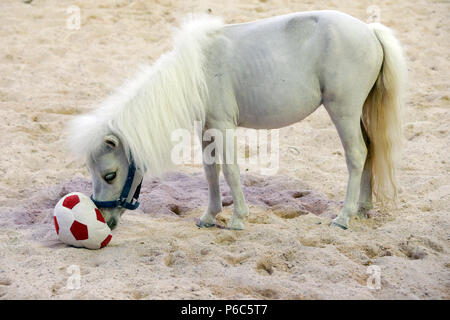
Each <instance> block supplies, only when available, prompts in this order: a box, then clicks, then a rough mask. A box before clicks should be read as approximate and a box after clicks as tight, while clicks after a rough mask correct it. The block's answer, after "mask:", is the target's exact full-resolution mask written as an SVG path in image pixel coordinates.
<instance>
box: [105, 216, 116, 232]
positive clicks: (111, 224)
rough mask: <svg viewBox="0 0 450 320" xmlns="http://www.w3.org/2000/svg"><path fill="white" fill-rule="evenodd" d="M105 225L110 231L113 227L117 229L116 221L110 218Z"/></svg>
mask: <svg viewBox="0 0 450 320" xmlns="http://www.w3.org/2000/svg"><path fill="white" fill-rule="evenodd" d="M106 224H107V225H108V227H109V228H110V229H111V230H113V229H114V228H115V227H117V219H114V218H111V219H109V220H108V222H107V223H106Z"/></svg>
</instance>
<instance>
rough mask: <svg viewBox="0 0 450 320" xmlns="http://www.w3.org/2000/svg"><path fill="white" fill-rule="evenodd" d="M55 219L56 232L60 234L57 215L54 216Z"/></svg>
mask: <svg viewBox="0 0 450 320" xmlns="http://www.w3.org/2000/svg"><path fill="white" fill-rule="evenodd" d="M53 221H54V222H55V229H56V234H59V224H58V220H56V217H53Z"/></svg>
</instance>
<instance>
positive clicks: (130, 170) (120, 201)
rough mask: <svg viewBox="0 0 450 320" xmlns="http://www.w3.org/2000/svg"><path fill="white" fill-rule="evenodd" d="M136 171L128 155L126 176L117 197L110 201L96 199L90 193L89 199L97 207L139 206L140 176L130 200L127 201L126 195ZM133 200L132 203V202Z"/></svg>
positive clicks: (126, 207)
mask: <svg viewBox="0 0 450 320" xmlns="http://www.w3.org/2000/svg"><path fill="white" fill-rule="evenodd" d="M135 173H136V166H135V164H134V161H133V158H132V157H130V165H129V166H128V176H127V180H126V181H125V185H124V186H123V189H122V193H121V194H120V197H119V199H117V200H111V201H98V200H95V199H94V195H91V200H92V201H93V202H94V204H95V205H96V206H97V207H98V208H117V207H122V208H125V209H128V210H135V209H137V208H138V207H139V202H138V201H137V200H138V198H139V193H140V192H141V185H142V178H141V182H140V183H139V185H138V186H137V187H136V190H135V191H134V195H133V197H132V198H131V201H130V202H128V201H127V199H128V195H129V193H130V190H131V186H132V185H133V181H134V176H135ZM133 201H134V203H133Z"/></svg>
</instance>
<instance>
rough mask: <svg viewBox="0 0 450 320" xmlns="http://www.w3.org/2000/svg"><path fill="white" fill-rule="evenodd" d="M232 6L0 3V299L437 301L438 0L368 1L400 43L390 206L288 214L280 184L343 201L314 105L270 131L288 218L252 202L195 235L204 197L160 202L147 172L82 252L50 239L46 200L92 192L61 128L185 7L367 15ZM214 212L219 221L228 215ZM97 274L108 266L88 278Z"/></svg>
mask: <svg viewBox="0 0 450 320" xmlns="http://www.w3.org/2000/svg"><path fill="white" fill-rule="evenodd" d="M233 4H235V5H232V4H230V3H229V2H226V3H224V2H219V1H210V2H209V1H208V2H207V1H205V2H202V3H200V4H190V3H188V2H184V1H174V2H171V3H168V2H167V3H166V2H159V3H156V4H155V5H152V6H151V8H149V7H148V5H147V4H146V3H145V2H143V1H133V2H132V3H129V2H128V1H110V2H108V3H106V4H97V3H94V2H89V1H78V5H79V7H80V8H81V12H82V17H83V19H82V25H81V29H80V30H79V31H75V30H68V29H67V28H66V18H67V16H68V15H67V14H66V7H62V4H60V2H59V1H50V0H49V1H47V2H43V3H36V4H33V5H32V6H30V5H26V4H24V3H22V2H20V1H6V2H4V3H3V4H2V6H4V7H5V10H0V15H1V19H2V21H9V22H10V23H8V24H5V25H4V26H3V27H2V28H1V30H0V35H1V37H0V43H1V45H2V47H4V48H7V49H6V52H5V54H4V55H2V56H0V61H1V67H0V68H1V74H3V75H5V76H4V77H3V78H2V79H0V105H1V108H0V115H1V116H2V119H4V121H2V123H0V128H1V131H2V139H1V140H0V146H1V147H2V150H3V152H2V154H1V155H0V171H1V176H2V179H1V182H0V208H1V209H0V239H1V241H0V246H1V252H2V255H1V257H0V296H1V298H2V299H11V298H55V299H58V298H80V299H83V298H93V297H96V298H128V299H139V298H174V299H176V298H199V297H201V298H253V297H256V298H343V297H344V298H425V299H426V298H447V299H448V298H449V297H450V294H449V289H448V288H449V280H448V279H449V277H448V270H449V269H448V268H449V255H448V250H449V245H448V240H449V239H448V230H449V222H448V221H449V210H448V208H449V206H450V199H449V193H450V189H449V185H450V183H449V179H448V171H449V166H448V161H447V158H448V154H447V153H448V151H447V150H448V144H449V135H448V123H449V116H448V101H449V96H448V85H447V81H448V80H447V79H448V70H450V68H449V67H450V66H449V61H448V59H447V58H446V56H445V53H446V52H448V51H449V49H450V48H449V43H448V41H447V39H448V34H449V24H448V19H447V17H446V12H448V9H449V7H448V3H445V2H433V3H432V4H430V3H429V2H426V1H416V2H415V3H410V2H406V1H398V2H395V3H390V4H383V3H380V4H379V5H378V9H379V13H380V19H381V22H382V23H384V24H386V25H387V26H389V27H391V28H393V29H394V30H396V31H397V36H398V38H399V40H400V42H401V43H402V45H403V46H404V48H405V51H406V56H407V59H408V66H409V73H410V77H409V78H410V79H409V91H408V92H409V94H408V101H407V112H406V114H405V126H404V132H405V135H406V138H407V141H406V149H405V153H404V156H403V159H402V165H401V168H400V172H399V173H400V183H401V185H402V186H403V187H402V190H401V193H400V200H401V203H400V208H399V209H398V210H396V211H392V212H379V211H378V210H374V211H373V213H372V214H373V217H372V218H371V219H368V220H364V221H363V220H360V221H358V220H357V221H354V222H352V224H353V225H352V230H351V232H345V231H343V230H335V229H330V228H329V227H328V223H329V222H330V221H331V217H328V216H327V215H328V214H331V215H332V214H336V213H337V212H338V210H334V209H332V208H331V207H330V213H328V212H316V213H315V214H311V213H310V214H306V215H303V214H300V215H299V214H298V212H301V213H302V212H303V211H300V209H299V208H298V207H294V206H293V205H294V204H298V203H302V202H301V201H303V200H305V199H303V200H302V198H296V199H295V198H293V197H292V194H291V192H292V191H294V192H298V191H301V192H302V191H304V190H305V189H306V190H309V191H312V193H313V194H316V192H317V193H318V194H322V196H323V199H324V200H323V201H324V202H325V203H332V204H336V205H338V206H339V205H340V204H339V201H340V200H342V199H343V197H344V192H345V180H346V169H345V160H344V158H343V151H342V149H341V147H340V142H339V140H338V137H337V134H336V131H335V129H334V127H333V125H332V124H331V122H330V120H329V117H328V115H327V114H326V113H325V111H324V110H319V111H318V112H316V113H315V114H313V115H312V116H311V117H309V118H307V119H306V120H305V121H303V123H300V124H297V125H294V126H291V127H288V128H285V129H282V130H281V132H280V138H282V139H280V140H281V144H280V147H281V150H282V152H281V159H280V163H281V164H283V163H285V164H289V165H284V166H283V165H282V168H281V169H280V171H279V175H280V176H282V177H280V178H279V179H285V178H286V179H289V180H292V179H294V180H295V179H299V180H300V181H304V182H305V183H307V184H308V186H309V187H305V188H304V186H305V185H304V184H303V183H302V182H300V181H299V180H295V181H296V182H295V185H294V186H292V187H289V188H286V189H283V188H280V190H278V191H279V192H280V194H281V195H280V196H281V199H288V200H289V201H290V202H288V205H289V208H294V209H292V212H293V213H288V214H286V216H292V217H293V218H292V219H286V216H285V217H284V218H283V215H285V212H289V210H286V207H284V208H283V209H282V210H281V211H280V210H278V211H277V208H276V207H275V206H276V205H277V204H276V205H275V206H272V207H271V206H269V204H264V203H262V201H260V202H258V201H256V200H253V202H252V201H250V200H249V204H250V209H251V215H250V217H249V222H248V226H247V229H246V230H244V231H242V232H237V231H229V230H224V229H220V228H213V229H210V230H203V229H198V228H197V227H195V219H196V218H197V217H198V216H199V215H201V213H202V211H203V210H204V206H206V204H205V203H204V202H203V201H204V199H206V197H205V195H206V193H205V194H202V195H201V196H200V195H196V196H195V197H193V199H197V200H186V199H182V201H181V200H177V199H176V198H175V195H178V196H179V195H180V194H184V193H182V192H174V191H173V190H172V191H171V192H172V193H171V194H172V196H168V195H167V194H170V193H167V191H162V190H160V188H163V186H165V184H162V185H159V184H158V183H155V185H156V186H159V187H158V188H159V189H158V188H157V189H154V191H153V194H152V196H151V197H150V196H148V197H147V194H146V192H150V191H151V190H152V189H151V185H152V183H151V182H149V181H147V187H146V188H147V189H144V191H143V192H144V194H143V196H144V199H143V201H142V206H143V207H142V208H141V210H140V211H137V212H134V213H131V212H127V213H125V214H124V216H123V219H122V221H121V224H120V226H119V227H118V229H117V230H116V231H115V234H114V237H113V240H112V242H111V243H110V244H109V245H108V247H106V248H104V249H101V250H100V251H98V252H91V251H88V250H85V249H76V248H71V247H67V246H65V245H63V244H61V243H59V242H58V241H57V237H56V234H55V231H54V229H53V225H52V221H51V219H50V218H51V214H50V213H51V208H53V206H54V205H55V204H56V202H57V200H58V199H59V198H60V197H61V196H63V195H64V194H66V193H68V192H71V191H82V192H84V193H85V194H89V192H90V191H91V190H90V180H89V179H88V176H89V175H88V173H87V172H86V168H85V164H84V163H82V162H77V161H73V160H72V159H70V154H69V153H68V152H67V151H66V149H65V148H64V141H63V139H62V136H61V132H63V128H64V126H65V124H66V123H67V122H68V120H70V119H71V118H72V117H73V115H74V114H78V113H85V112H86V111H88V110H89V109H90V106H92V105H94V104H95V103H96V102H98V101H100V100H102V99H103V98H104V97H105V96H106V95H107V94H108V93H109V92H110V90H112V89H113V88H114V87H116V86H117V85H118V84H119V83H120V82H121V81H122V80H123V76H124V75H129V76H131V75H132V74H133V73H134V70H133V68H130V66H135V65H138V64H139V63H140V62H152V61H154V60H155V59H156V58H157V57H158V56H159V55H160V54H161V53H162V52H164V51H167V50H168V49H169V46H170V37H169V36H168V35H169V34H170V28H171V26H174V25H177V21H178V19H179V18H180V17H181V16H183V15H184V14H185V12H188V11H202V12H205V11H208V9H211V11H212V12H213V14H216V15H220V16H223V17H224V18H225V21H226V22H227V23H235V22H243V21H251V20H256V19H259V18H263V17H269V16H274V15H278V14H283V13H288V12H293V11H304V10H317V9H323V8H328V9H338V10H341V11H344V12H346V13H349V14H351V15H354V16H356V17H358V18H360V19H363V20H364V19H369V13H368V8H369V7H370V6H372V5H373V3H372V2H371V1H358V2H341V1H339V2H336V3H335V2H334V1H331V0H324V1H317V2H314V4H302V3H293V2H289V3H287V4H286V3H285V2H281V1H278V0H274V1H267V2H258V3H253V2H248V3H242V2H239V3H238V2H236V3H233ZM372 9H373V8H372ZM405 12H406V13H407V14H404V13H405ZM36 30H39V31H36ZM104 52H108V55H105V54H104ZM99 57H102V58H101V59H99ZM36 79H39V81H37V80H36ZM24 93H26V94H24ZM338 146H339V147H338ZM292 147H294V148H296V152H291V151H292V150H295V149H293V148H292ZM245 169H246V168H241V171H242V172H245ZM249 169H250V172H251V168H249ZM180 171H183V172H185V173H186V176H185V178H183V179H186V181H190V182H193V183H194V181H198V182H197V183H200V184H201V183H204V178H203V177H202V174H201V173H199V172H201V168H200V167H199V166H190V167H184V168H180ZM182 175H183V174H182ZM73 177H75V178H73ZM283 177H284V178H283ZM287 177H290V178H287ZM179 178H180V177H179ZM71 179H74V180H71ZM180 179H181V181H182V178H180ZM246 179H247V176H244V178H243V180H246ZM257 179H260V177H257ZM258 181H259V180H258ZM260 181H264V180H263V179H262V180H260ZM281 181H282V180H281ZM168 183H169V185H170V180H169V182H168ZM171 183H172V184H173V183H174V181H172V182H171ZM260 183H263V182H258V184H257V185H260ZM279 183H280V184H284V182H283V183H281V182H280V181H279ZM83 185H84V187H83ZM181 185H182V186H186V185H183V184H181ZM205 187H206V186H205ZM266 187H267V186H265V187H264V188H266ZM165 188H169V187H167V186H166V187H165ZM171 188H175V189H176V187H171ZM244 188H246V189H247V190H246V192H247V193H248V192H250V191H251V190H250V191H249V190H248V188H247V187H246V186H245V184H244ZM264 188H261V189H264ZM223 190H224V191H225V192H226V190H227V189H226V188H223ZM266 190H269V191H277V187H276V185H275V186H272V187H270V186H269V187H268V188H267V189H266ZM282 190H285V191H286V193H283V191H282ZM278 191H277V192H278ZM287 191H289V192H287ZM198 192H200V191H198ZM204 192H206V191H204ZM266 192H267V191H266ZM319 192H320V193H319ZM158 193H159V194H160V196H159V200H158ZM290 194H291V195H290ZM246 195H247V194H246ZM248 197H251V196H248ZM283 197H284V198H283ZM289 197H290V198H289ZM152 199H153V200H152ZM225 199H227V198H226V197H224V200H225ZM330 199H331V200H330ZM195 201H198V202H195ZM294 201H295V202H294ZM145 203H147V204H145ZM186 203H188V205H186ZM202 203H203V205H202ZM269 203H270V199H269ZM158 204H159V205H158ZM183 204H184V205H185V206H187V208H184V207H183ZM169 205H174V206H172V207H171V208H170V207H168V206H169ZM302 205H303V207H304V206H305V204H302ZM225 208H226V209H225V212H224V213H223V214H221V218H220V219H219V223H222V224H225V222H227V221H228V220H229V218H230V217H231V213H232V212H231V210H230V207H225ZM303 209H304V208H303ZM303 209H302V210H303ZM337 209H339V207H338V208H337ZM169 211H171V212H174V213H170V212H169ZM306 211H308V209H307V208H306ZM164 212H166V214H165V213H164ZM176 212H178V215H177V214H176ZM71 266H78V267H79V270H80V273H81V278H80V280H81V282H80V288H79V289H75V290H73V289H70V288H69V286H68V279H69V278H70V276H71V275H73V273H74V271H73V270H77V269H76V268H75V269H74V268H71ZM370 266H378V267H379V270H380V275H381V288H380V289H378V290H376V289H375V290H374V289H371V288H370V286H368V285H367V284H368V283H367V280H368V279H369V278H370V274H369V273H367V272H368V271H369V270H373V269H368V267H370ZM105 270H108V274H109V275H110V276H109V277H108V281H101V280H100V279H101V276H103V274H104V273H105ZM199 274H201V275H202V277H199Z"/></svg>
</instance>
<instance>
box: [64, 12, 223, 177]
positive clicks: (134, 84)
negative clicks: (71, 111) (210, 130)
mask: <svg viewBox="0 0 450 320" xmlns="http://www.w3.org/2000/svg"><path fill="white" fill-rule="evenodd" d="M222 27H223V22H222V21H221V20H220V19H218V18H212V17H209V16H199V17H196V18H192V17H190V18H188V19H186V20H185V21H184V23H182V24H181V28H180V29H178V30H177V32H176V33H175V36H174V47H173V49H172V51H170V52H169V53H166V54H164V55H163V56H161V57H160V58H159V59H158V60H157V61H156V62H155V63H154V64H153V65H152V66H145V67H143V68H142V69H141V71H140V72H139V73H138V75H137V76H136V77H135V78H134V79H133V80H131V81H128V82H127V83H126V84H125V85H124V86H122V87H121V88H119V89H118V90H117V91H116V92H115V93H114V94H112V95H111V96H110V97H109V98H107V99H106V100H105V101H104V102H103V103H101V104H100V105H99V106H98V108H96V109H95V110H94V111H93V112H91V113H90V114H87V115H82V116H78V117H77V118H75V119H74V120H73V121H72V122H71V124H70V126H69V129H70V138H69V140H70V141H69V142H70V146H71V148H72V150H73V151H75V152H77V153H79V154H83V155H86V156H88V155H90V154H92V153H93V152H94V151H95V150H97V149H98V148H99V147H100V146H101V144H102V143H103V139H104V137H105V135H108V134H111V133H112V134H115V135H117V136H118V137H119V138H120V140H121V142H122V143H123V145H124V147H125V151H126V152H127V154H129V152H128V151H130V152H131V153H132V155H133V159H134V161H135V164H136V166H137V168H138V169H139V170H140V171H141V172H143V173H147V172H148V173H152V174H155V175H160V174H161V173H163V172H164V171H166V170H167V169H168V167H169V166H170V164H171V160H170V150H171V148H172V145H173V142H172V141H171V133H172V131H173V130H175V129H178V128H188V127H190V126H191V125H192V124H193V122H194V121H195V120H198V121H201V122H202V123H204V119H205V113H206V111H207V110H206V101H207V97H208V92H207V85H206V82H205V73H204V63H205V56H204V49H205V48H206V47H207V46H208V45H209V44H210V43H211V41H212V40H213V39H214V38H215V37H216V36H217V35H218V34H219V33H220V32H221V30H222Z"/></svg>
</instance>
